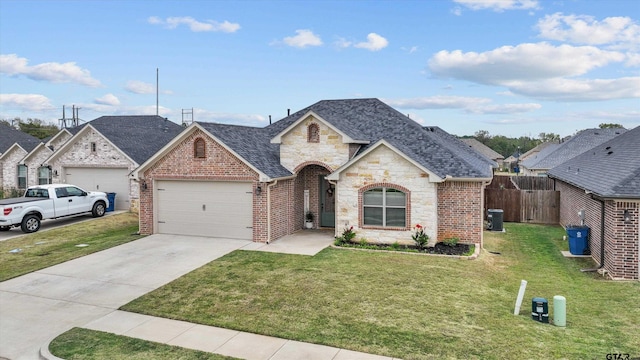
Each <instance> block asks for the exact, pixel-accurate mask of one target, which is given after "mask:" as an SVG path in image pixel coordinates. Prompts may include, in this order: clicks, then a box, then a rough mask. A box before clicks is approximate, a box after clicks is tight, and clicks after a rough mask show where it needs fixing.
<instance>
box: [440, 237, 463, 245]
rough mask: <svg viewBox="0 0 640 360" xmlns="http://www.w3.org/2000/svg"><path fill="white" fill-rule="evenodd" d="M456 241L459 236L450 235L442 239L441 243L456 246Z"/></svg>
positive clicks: (458, 239)
mask: <svg viewBox="0 0 640 360" xmlns="http://www.w3.org/2000/svg"><path fill="white" fill-rule="evenodd" d="M458 241H460V238H457V237H451V238H446V239H444V240H442V243H443V244H445V245H447V246H451V247H453V246H456V245H458Z"/></svg>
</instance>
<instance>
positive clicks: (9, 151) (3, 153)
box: [0, 124, 41, 190]
mask: <svg viewBox="0 0 640 360" xmlns="http://www.w3.org/2000/svg"><path fill="white" fill-rule="evenodd" d="M40 143H41V141H40V139H38V138H36V137H35V136H31V135H29V134H27V133H24V132H22V131H20V130H17V129H15V128H13V127H11V126H8V125H5V124H0V188H1V189H5V190H24V189H25V188H26V187H27V168H26V167H24V166H20V165H19V164H20V160H21V159H22V158H24V157H25V156H26V155H27V154H28V153H29V152H31V151H32V150H33V149H34V148H35V147H36V146H38V144H40Z"/></svg>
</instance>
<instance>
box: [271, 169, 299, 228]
mask: <svg viewBox="0 0 640 360" xmlns="http://www.w3.org/2000/svg"><path fill="white" fill-rule="evenodd" d="M294 188H295V179H288V180H280V181H278V183H277V184H275V185H273V186H272V187H271V188H270V190H269V191H270V192H271V195H270V196H271V238H270V239H269V241H271V240H275V239H278V238H280V237H282V236H285V235H288V234H291V233H293V232H294V231H295V230H297V229H299V228H296V221H295V214H296V211H295V205H294V204H295V198H294V196H295V194H294ZM298 214H300V213H298Z"/></svg>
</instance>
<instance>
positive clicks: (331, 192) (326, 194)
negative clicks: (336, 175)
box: [318, 175, 336, 227]
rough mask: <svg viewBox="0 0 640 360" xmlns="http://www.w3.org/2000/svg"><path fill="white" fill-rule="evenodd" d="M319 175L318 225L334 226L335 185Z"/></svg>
mask: <svg viewBox="0 0 640 360" xmlns="http://www.w3.org/2000/svg"><path fill="white" fill-rule="evenodd" d="M325 176H326V175H320V176H319V177H320V179H319V182H320V194H318V199H320V226H321V227H336V210H335V209H336V193H335V187H334V186H333V185H332V184H330V183H329V182H328V181H327V180H326V179H325V178H324V177H325Z"/></svg>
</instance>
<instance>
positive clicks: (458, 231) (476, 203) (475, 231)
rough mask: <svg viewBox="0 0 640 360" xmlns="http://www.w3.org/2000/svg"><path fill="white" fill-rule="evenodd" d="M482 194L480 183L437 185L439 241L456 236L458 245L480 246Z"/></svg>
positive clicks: (444, 183)
mask: <svg viewBox="0 0 640 360" xmlns="http://www.w3.org/2000/svg"><path fill="white" fill-rule="evenodd" d="M483 192H484V190H483V186H482V183H480V182H456V181H445V182H443V183H439V184H438V241H442V240H444V239H446V238H451V237H457V238H459V239H460V242H464V243H469V244H471V243H472V244H478V245H480V244H481V242H482V231H483V225H484V219H483V214H482V196H483Z"/></svg>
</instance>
